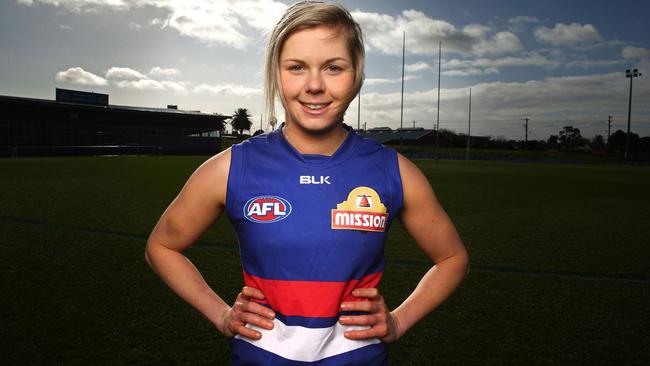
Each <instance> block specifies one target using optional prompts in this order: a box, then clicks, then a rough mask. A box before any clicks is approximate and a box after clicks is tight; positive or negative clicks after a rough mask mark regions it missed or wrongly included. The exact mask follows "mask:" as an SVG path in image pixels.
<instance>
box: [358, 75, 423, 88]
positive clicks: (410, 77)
mask: <svg viewBox="0 0 650 366" xmlns="http://www.w3.org/2000/svg"><path fill="white" fill-rule="evenodd" d="M416 79H420V76H418V75H405V76H404V81H409V80H416ZM401 82H402V78H401V77H399V78H394V79H388V78H369V79H366V80H364V81H363V84H364V85H368V86H370V85H380V84H395V83H401Z"/></svg>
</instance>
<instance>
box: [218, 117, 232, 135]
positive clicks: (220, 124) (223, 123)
mask: <svg viewBox="0 0 650 366" xmlns="http://www.w3.org/2000/svg"><path fill="white" fill-rule="evenodd" d="M214 116H215V117H217V128H218V129H219V132H221V133H223V132H224V128H225V127H226V120H227V119H230V117H229V116H224V115H223V114H221V113H215V114H214Z"/></svg>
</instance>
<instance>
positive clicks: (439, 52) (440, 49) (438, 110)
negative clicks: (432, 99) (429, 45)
mask: <svg viewBox="0 0 650 366" xmlns="http://www.w3.org/2000/svg"><path fill="white" fill-rule="evenodd" d="M441 61H442V40H439V41H438V107H437V108H436V161H438V148H439V147H440V69H441V67H440V63H441Z"/></svg>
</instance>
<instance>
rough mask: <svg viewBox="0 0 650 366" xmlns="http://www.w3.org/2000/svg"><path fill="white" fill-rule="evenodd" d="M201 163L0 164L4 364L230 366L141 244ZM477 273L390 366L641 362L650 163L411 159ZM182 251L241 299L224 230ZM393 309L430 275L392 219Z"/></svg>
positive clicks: (649, 304) (387, 285) (649, 329)
mask: <svg viewBox="0 0 650 366" xmlns="http://www.w3.org/2000/svg"><path fill="white" fill-rule="evenodd" d="M203 160H205V157H88V158H34V159H31V158H29V159H27V158H26V159H2V160H0V202H1V205H0V228H1V235H0V283H1V284H2V286H1V287H0V291H1V292H0V296H1V299H2V300H1V302H0V303H1V304H2V305H1V308H0V311H1V313H0V316H1V318H0V319H1V324H0V355H1V356H0V357H1V359H2V363H3V364H6V365H14V364H15V365H44V364H61V365H86V364H97V365H122V364H126V365H130V364H133V365H208V364H209V365H225V364H228V360H229V351H228V347H227V343H226V341H225V340H224V339H223V338H222V337H221V336H220V335H219V334H218V332H217V331H215V330H214V329H212V328H211V326H210V324H209V323H208V322H207V321H205V320H204V319H202V318H201V316H200V315H198V313H196V312H195V311H194V310H193V309H191V308H190V307H189V306H188V305H186V304H185V303H183V302H182V301H181V300H180V299H178V298H177V297H176V296H175V295H173V294H172V293H171V291H170V290H168V289H167V288H166V287H165V285H164V284H163V283H162V282H161V281H160V280H159V279H158V278H157V277H156V276H155V275H154V273H153V272H152V271H151V270H150V269H149V268H148V267H147V265H146V264H145V262H144V259H143V249H144V245H145V241H146V238H147V236H148V233H149V232H150V230H151V228H152V227H153V225H154V224H155V222H156V220H157V219H158V217H159V216H160V214H161V213H162V211H163V210H164V209H165V207H166V206H167V205H168V204H169V202H170V201H171V200H172V199H173V197H174V196H175V194H176V193H177V192H178V191H179V189H180V188H181V187H182V185H183V183H184V181H185V180H186V179H187V177H188V176H189V174H191V172H192V171H193V170H194V169H195V168H196V167H197V166H198V165H199V164H200V163H201V162H202V161H203ZM417 163H418V165H419V166H420V168H421V169H422V170H423V171H424V172H425V174H426V175H427V176H428V177H429V179H430V181H431V182H432V185H433V186H434V188H435V190H436V193H437V194H438V196H439V199H440V200H441V201H442V203H443V205H444V206H445V208H446V209H447V211H448V212H449V214H450V216H451V217H452V219H453V220H454V221H455V223H456V225H457V227H458V229H459V232H460V234H461V236H462V238H463V240H464V241H465V243H466V245H467V247H468V249H469V252H470V255H471V263H472V272H471V274H470V276H469V277H468V278H467V280H466V282H465V283H464V284H463V286H462V287H461V288H460V289H459V290H458V291H457V292H456V294H455V295H454V296H453V297H452V298H451V299H450V300H449V301H448V302H447V303H445V304H444V305H443V306H442V307H440V308H439V309H438V310H437V311H435V312H434V313H433V314H432V315H430V316H429V317H427V318H426V319H425V320H424V321H422V322H421V323H420V324H418V325H417V326H416V327H415V328H413V329H412V330H411V331H410V332H409V333H408V334H407V335H406V336H405V337H404V338H402V339H401V340H400V341H399V342H397V343H396V344H394V345H392V346H391V362H392V364H394V365H429V364H431V365H459V364H468V365H612V364H616V365H647V364H650V349H649V347H648V346H647V343H648V340H649V339H650V311H649V310H648V309H650V225H649V222H650V220H649V219H650V168H648V167H636V166H616V165H608V166H604V165H570V164H563V165H548V164H519V163H495V162H470V163H465V162H448V161H441V162H438V163H436V162H433V161H424V160H423V161H418V162H417ZM186 254H187V256H188V257H189V258H190V259H191V260H192V261H193V262H194V263H195V264H196V265H197V267H199V269H200V270H201V271H202V273H203V274H204V276H205V278H206V280H207V281H208V283H209V284H210V285H211V286H212V287H213V288H214V289H215V290H217V291H218V292H219V293H220V294H222V295H223V297H224V298H226V299H230V300H231V299H233V297H234V295H235V293H236V292H237V291H238V290H239V288H240V287H241V267H240V265H239V259H238V252H237V248H236V243H235V238H234V235H233V233H232V230H231V228H230V225H229V224H228V222H227V220H225V219H221V220H220V221H218V222H217V223H216V224H215V225H214V227H213V228H212V229H211V230H210V231H209V232H208V233H207V234H206V235H205V236H204V237H203V238H202V240H201V241H200V242H199V243H198V244H197V245H196V246H195V247H193V248H191V249H189V250H188V251H187V252H186ZM386 255H387V264H386V268H385V275H384V280H383V282H382V285H381V290H382V292H383V294H384V296H385V297H386V299H387V301H388V302H389V304H390V305H391V306H395V305H397V304H398V303H399V302H400V301H401V300H402V299H403V298H404V297H405V296H406V295H407V294H408V293H409V292H410V291H411V290H412V288H413V287H414V286H415V285H416V283H417V281H418V279H419V277H420V276H421V275H422V274H423V273H424V272H425V271H426V270H427V269H428V266H429V263H428V262H427V260H426V258H425V257H424V256H423V255H422V254H421V253H420V252H419V251H418V249H417V248H416V246H415V245H414V244H413V243H412V242H411V241H410V240H409V238H408V237H407V236H406V235H405V233H404V230H403V228H402V227H401V225H400V224H399V223H396V224H395V225H394V226H393V229H392V232H391V234H390V238H389V241H388V242H387V244H386Z"/></svg>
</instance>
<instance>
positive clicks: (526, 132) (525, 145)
mask: <svg viewBox="0 0 650 366" xmlns="http://www.w3.org/2000/svg"><path fill="white" fill-rule="evenodd" d="M529 120H530V118H528V117H526V118H524V121H526V130H525V132H524V133H525V135H524V151H526V149H527V148H528V121H529Z"/></svg>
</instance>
